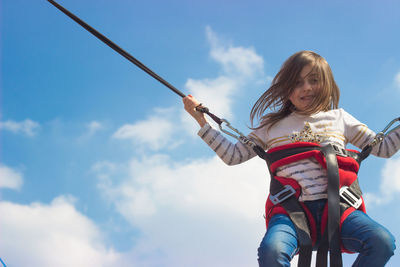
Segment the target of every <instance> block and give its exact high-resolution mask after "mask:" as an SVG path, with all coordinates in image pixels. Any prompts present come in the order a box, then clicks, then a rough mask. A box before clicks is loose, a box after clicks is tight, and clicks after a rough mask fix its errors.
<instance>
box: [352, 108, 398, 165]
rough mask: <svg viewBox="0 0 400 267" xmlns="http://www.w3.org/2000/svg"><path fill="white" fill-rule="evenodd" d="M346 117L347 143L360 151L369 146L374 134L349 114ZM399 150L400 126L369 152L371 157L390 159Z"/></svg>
mask: <svg viewBox="0 0 400 267" xmlns="http://www.w3.org/2000/svg"><path fill="white" fill-rule="evenodd" d="M346 116H347V119H348V120H347V127H348V128H350V130H348V132H349V133H351V134H350V137H349V141H350V143H352V144H353V145H355V146H357V147H358V148H360V149H363V148H364V147H365V146H366V145H368V144H370V143H371V142H372V141H373V139H374V138H375V136H376V133H375V132H374V131H372V130H371V129H369V128H368V127H367V126H366V125H365V124H362V123H360V122H359V121H357V120H356V119H355V118H354V117H352V116H351V115H349V114H346ZM399 149H400V126H399V127H396V128H395V129H393V130H391V131H390V132H389V133H388V134H387V135H386V136H385V138H384V139H383V141H382V142H381V143H379V144H377V145H376V146H374V148H373V149H372V151H371V154H372V155H375V156H377V157H381V158H390V157H391V156H393V155H394V154H395V153H396V152H397V151H398V150H399Z"/></svg>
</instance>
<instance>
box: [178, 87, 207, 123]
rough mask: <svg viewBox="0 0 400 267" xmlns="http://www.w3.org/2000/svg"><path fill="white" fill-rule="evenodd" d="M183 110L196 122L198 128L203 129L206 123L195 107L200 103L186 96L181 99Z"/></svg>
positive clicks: (204, 117) (202, 114)
mask: <svg viewBox="0 0 400 267" xmlns="http://www.w3.org/2000/svg"><path fill="white" fill-rule="evenodd" d="M182 101H183V104H184V107H185V110H186V111H187V112H188V113H189V114H190V115H191V116H192V117H193V118H194V119H195V120H196V121H197V123H198V124H199V125H200V127H203V126H204V124H206V123H207V120H206V116H205V115H204V113H203V112H199V111H197V110H196V107H197V106H198V105H200V102H199V101H197V100H196V98H194V97H193V96H192V95H188V96H186V97H184V98H182Z"/></svg>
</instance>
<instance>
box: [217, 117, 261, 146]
mask: <svg viewBox="0 0 400 267" xmlns="http://www.w3.org/2000/svg"><path fill="white" fill-rule="evenodd" d="M221 121H222V123H221V124H219V125H218V126H219V129H220V130H221V132H223V133H225V134H227V135H229V136H232V137H233V138H235V139H237V140H238V141H240V142H241V143H243V144H245V145H248V146H250V147H255V146H256V144H255V143H254V142H253V141H251V140H250V139H249V138H247V137H246V136H245V135H244V134H242V133H241V132H240V131H239V130H237V129H235V128H233V127H232V126H231V124H230V122H229V121H227V120H226V119H221ZM223 124H225V126H226V127H228V128H229V129H231V130H232V131H233V132H234V133H232V132H230V131H227V130H225V129H224V128H222V127H223V126H222V125H223ZM235 133H236V134H235Z"/></svg>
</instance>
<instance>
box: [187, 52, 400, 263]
mask: <svg viewBox="0 0 400 267" xmlns="http://www.w3.org/2000/svg"><path fill="white" fill-rule="evenodd" d="M339 95H340V92H339V88H338V86H337V85H336V82H335V80H334V78H333V75H332V72H331V69H330V67H329V65H328V63H327V62H326V60H325V59H324V58H323V57H321V56H320V55H318V54H316V53H314V52H311V51H300V52H297V53H295V54H294V55H292V56H291V57H290V58H288V59H287V60H286V61H285V62H284V64H283V65H282V67H281V69H280V71H279V72H278V74H277V75H276V76H275V78H274V79H273V81H272V84H271V87H270V88H269V89H268V90H267V91H265V92H264V94H263V95H262V96H261V97H260V98H259V99H258V100H257V102H256V103H255V105H254V106H253V108H252V110H251V113H250V119H251V123H252V124H251V125H252V126H253V125H254V124H253V122H254V119H255V118H257V119H258V121H259V122H260V123H259V125H258V126H257V127H255V128H252V129H253V131H252V132H251V133H250V134H249V135H248V138H249V139H251V140H252V141H253V142H255V143H256V144H257V145H259V146H261V147H262V148H263V149H264V150H266V151H267V152H268V151H272V150H274V149H277V148H278V149H279V148H280V147H282V146H283V147H284V146H285V145H286V146H287V145H289V144H294V145H296V144H297V143H300V142H312V143H316V144H318V145H320V146H321V147H323V146H326V145H328V144H331V145H334V146H335V147H338V148H339V149H340V150H343V149H344V148H345V147H346V144H347V143H351V144H353V145H355V146H356V147H358V148H360V149H362V148H364V147H365V146H366V145H368V144H370V143H371V141H372V140H373V139H374V137H375V133H374V132H373V131H371V130H370V129H369V128H367V126H366V125H365V124H362V123H360V122H359V121H358V120H356V119H355V118H354V117H352V116H351V115H350V114H349V113H347V112H346V111H344V110H343V109H338V102H339ZM183 103H184V106H185V110H186V111H187V112H188V113H189V114H190V115H191V116H193V118H194V119H195V120H196V121H197V122H198V124H199V125H200V127H201V129H200V131H199V132H198V135H199V136H200V137H201V138H202V139H203V140H204V141H205V142H206V143H207V144H208V145H209V146H210V147H211V148H212V149H213V150H214V151H215V152H216V153H217V155H218V156H219V157H220V158H221V159H222V160H223V161H224V162H225V163H226V164H228V165H235V164H240V163H242V162H244V161H246V160H249V159H251V158H253V157H254V156H256V153H255V152H254V151H253V150H252V149H249V147H248V146H246V145H244V144H242V143H240V142H238V143H236V144H233V143H231V142H230V141H229V140H228V139H226V138H225V137H224V136H223V135H221V134H220V132H219V131H218V130H216V129H214V128H212V127H211V126H210V124H208V122H207V120H206V117H205V116H204V113H201V112H199V111H197V110H196V107H197V106H198V105H199V102H198V101H197V100H196V99H195V98H194V97H192V96H191V95H189V96H187V97H185V98H183ZM268 109H269V110H272V112H270V113H267V114H266V111H267V110H268ZM289 146H290V145H289ZM398 148H400V127H399V128H396V129H395V130H393V131H391V132H390V133H389V134H388V135H387V136H386V137H385V139H384V140H383V141H382V142H381V143H380V144H379V145H376V146H374V147H373V149H372V151H371V153H372V154H373V155H375V156H378V157H385V158H388V157H391V156H392V155H393V154H394V153H395V152H396V151H397V150H398ZM271 149H272V150H271ZM338 158H339V157H338ZM322 165H323V163H321V161H320V160H318V159H316V158H314V157H307V158H303V159H301V158H300V159H298V160H296V161H294V162H289V163H287V164H285V165H282V166H279V167H278V168H276V170H274V173H275V174H274V175H276V176H279V177H283V179H287V180H294V181H295V182H296V183H297V184H298V185H299V188H300V189H301V193H300V195H299V196H298V201H299V202H300V203H301V205H302V207H306V208H307V209H308V210H309V211H310V214H311V215H310V216H312V217H311V219H310V217H309V219H310V220H314V221H315V225H316V228H317V229H316V230H317V231H316V233H317V234H316V235H317V236H316V237H314V239H315V240H314V242H313V245H314V248H316V247H317V246H318V244H319V242H320V240H321V238H322V236H321V233H320V231H321V220H323V219H322V218H321V217H322V214H323V211H324V209H325V208H326V207H325V204H326V202H327V196H328V194H327V190H328V188H327V187H328V174H327V170H326V168H324V167H323V166H322ZM339 165H340V164H339ZM360 199H361V198H360ZM353 210H354V209H353ZM266 217H267V218H266V219H267V232H266V234H265V236H264V238H263V239H262V241H261V244H260V247H259V248H258V262H259V265H260V266H270V267H272V266H290V261H291V259H292V258H293V256H294V255H295V254H296V253H297V252H298V251H299V235H298V232H297V231H296V227H295V225H294V224H293V222H292V220H291V219H290V218H289V216H288V215H287V214H285V212H282V213H274V212H271V213H269V214H266ZM340 241H341V245H342V249H343V250H345V251H347V252H358V253H359V255H358V257H357V259H356V261H355V262H354V265H353V266H368V267H372V266H384V265H385V264H386V262H387V261H388V260H389V258H390V257H391V256H392V255H393V254H394V253H393V251H394V249H395V243H394V237H393V236H392V234H391V233H390V232H389V231H388V230H387V229H386V228H384V227H383V226H381V225H380V224H378V223H377V222H375V221H374V220H372V219H371V218H370V217H368V216H367V215H366V214H365V213H364V212H362V211H360V210H355V211H353V212H351V213H350V215H348V216H347V218H346V219H345V220H344V221H343V222H342V224H341V228H340ZM331 264H332V262H331Z"/></svg>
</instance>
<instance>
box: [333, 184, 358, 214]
mask: <svg viewBox="0 0 400 267" xmlns="http://www.w3.org/2000/svg"><path fill="white" fill-rule="evenodd" d="M339 195H340V197H341V198H342V199H343V200H344V201H346V202H347V204H349V205H350V206H352V207H354V208H355V209H358V208H359V207H360V206H361V204H362V198H361V197H360V198H357V197H356V196H355V195H354V194H353V193H352V192H351V191H350V189H349V187H348V186H342V187H341V188H340V190H339Z"/></svg>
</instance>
